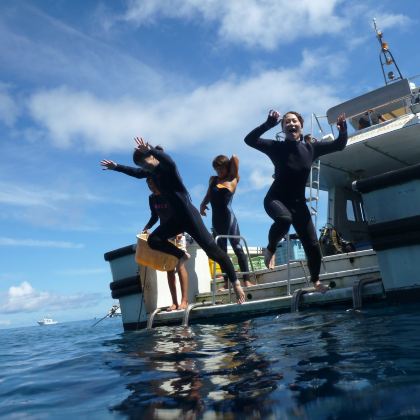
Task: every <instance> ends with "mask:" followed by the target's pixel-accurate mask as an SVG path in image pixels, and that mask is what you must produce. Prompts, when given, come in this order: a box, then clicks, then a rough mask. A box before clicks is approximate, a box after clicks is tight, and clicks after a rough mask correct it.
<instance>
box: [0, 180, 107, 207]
mask: <svg viewBox="0 0 420 420" xmlns="http://www.w3.org/2000/svg"><path fill="white" fill-rule="evenodd" d="M74 201H84V202H102V201H104V198H102V197H99V196H96V195H94V194H91V193H89V192H75V193H74V192H64V191H59V190H53V189H48V188H40V187H39V186H36V185H30V186H28V184H26V185H25V186H21V185H18V184H12V183H10V182H0V203H3V204H8V205H13V206H22V207H33V206H41V207H48V208H55V206H56V204H57V203H63V202H74Z"/></svg>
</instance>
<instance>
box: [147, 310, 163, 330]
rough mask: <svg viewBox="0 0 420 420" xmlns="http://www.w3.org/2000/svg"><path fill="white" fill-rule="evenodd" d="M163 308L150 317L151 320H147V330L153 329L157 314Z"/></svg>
mask: <svg viewBox="0 0 420 420" xmlns="http://www.w3.org/2000/svg"><path fill="white" fill-rule="evenodd" d="M161 310H162V308H156V309H155V310H154V311H153V312H152V313H151V314H150V316H149V319H148V320H147V327H146V328H147V329H148V330H151V329H152V328H153V321H154V319H155V316H156V314H158V313H159V312H160V311H161Z"/></svg>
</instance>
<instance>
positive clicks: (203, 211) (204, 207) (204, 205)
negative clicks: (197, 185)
mask: <svg viewBox="0 0 420 420" xmlns="http://www.w3.org/2000/svg"><path fill="white" fill-rule="evenodd" d="M213 180H214V176H211V177H210V180H209V187H208V188H207V192H206V195H205V196H204V198H203V201H202V202H201V204H200V214H201V215H202V216H207V213H206V211H207V210H208V209H209V208H208V207H207V204H209V202H210V188H211V184H212V183H213Z"/></svg>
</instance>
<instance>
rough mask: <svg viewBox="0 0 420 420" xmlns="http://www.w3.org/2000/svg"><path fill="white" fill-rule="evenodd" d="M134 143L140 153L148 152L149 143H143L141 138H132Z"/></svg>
mask: <svg viewBox="0 0 420 420" xmlns="http://www.w3.org/2000/svg"><path fill="white" fill-rule="evenodd" d="M134 141H135V142H136V144H137V147H136V148H137V149H138V150H140V152H142V153H146V152H147V151H149V150H150V146H149V143H147V142H145V141H144V139H143V137H134Z"/></svg>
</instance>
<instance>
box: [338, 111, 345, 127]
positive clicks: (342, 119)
mask: <svg viewBox="0 0 420 420" xmlns="http://www.w3.org/2000/svg"><path fill="white" fill-rule="evenodd" d="M337 128H338V131H347V122H346V114H344V113H343V114H340V115H339V116H338V117H337Z"/></svg>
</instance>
